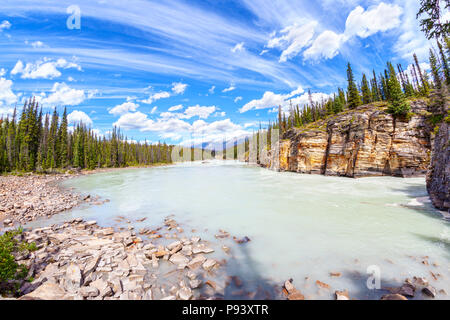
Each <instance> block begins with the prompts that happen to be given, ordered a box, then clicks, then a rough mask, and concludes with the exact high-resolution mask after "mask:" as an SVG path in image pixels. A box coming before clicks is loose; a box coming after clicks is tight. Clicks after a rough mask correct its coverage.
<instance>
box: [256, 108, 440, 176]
mask: <svg viewBox="0 0 450 320" xmlns="http://www.w3.org/2000/svg"><path fill="white" fill-rule="evenodd" d="M384 109H385V107H383V106H376V105H366V106H361V107H359V108H357V109H355V110H351V111H347V112H344V113H341V114H338V115H336V116H334V117H332V118H330V119H328V120H327V121H322V122H317V123H316V124H315V125H314V126H315V128H311V126H310V127H309V128H307V129H303V130H301V129H292V130H290V131H288V132H287V133H286V134H285V135H284V136H283V139H282V140H281V142H280V146H279V152H277V150H273V151H274V152H272V159H271V161H268V162H267V164H266V165H264V164H263V165H264V166H266V167H270V168H272V169H280V170H282V171H293V172H299V173H308V174H324V175H334V176H346V177H363V176H380V175H389V176H400V177H411V176H422V175H425V174H426V172H427V168H428V165H429V163H430V149H431V146H430V138H429V132H430V128H429V126H428V125H427V121H426V114H427V105H426V103H425V102H424V101H421V100H418V101H414V102H412V105H411V109H412V112H413V113H414V115H413V116H412V117H410V118H409V119H404V120H399V119H395V120H394V118H393V117H392V116H391V115H389V114H387V113H386V112H385V111H384ZM278 154H279V159H277V156H278Z"/></svg>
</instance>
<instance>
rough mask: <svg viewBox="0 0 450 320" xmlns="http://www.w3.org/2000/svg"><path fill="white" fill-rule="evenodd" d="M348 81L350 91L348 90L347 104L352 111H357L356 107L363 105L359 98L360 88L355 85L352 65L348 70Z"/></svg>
mask: <svg viewBox="0 0 450 320" xmlns="http://www.w3.org/2000/svg"><path fill="white" fill-rule="evenodd" d="M347 80H348V89H347V96H348V98H347V102H348V107H349V108H350V109H355V108H356V107H358V106H360V105H361V97H360V96H359V92H358V88H357V87H356V84H355V78H354V76H353V71H352V67H351V65H350V63H349V64H348V68H347Z"/></svg>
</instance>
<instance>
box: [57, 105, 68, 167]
mask: <svg viewBox="0 0 450 320" xmlns="http://www.w3.org/2000/svg"><path fill="white" fill-rule="evenodd" d="M67 127H68V122H67V109H66V108H64V113H63V116H62V120H61V126H60V127H59V132H58V141H59V143H58V147H59V152H58V155H59V161H58V163H59V165H60V166H61V167H62V168H65V167H67V164H68V163H67V149H68V141H67Z"/></svg>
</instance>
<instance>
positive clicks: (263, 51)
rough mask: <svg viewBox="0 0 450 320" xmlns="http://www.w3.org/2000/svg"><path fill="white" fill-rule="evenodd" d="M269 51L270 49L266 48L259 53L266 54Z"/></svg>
mask: <svg viewBox="0 0 450 320" xmlns="http://www.w3.org/2000/svg"><path fill="white" fill-rule="evenodd" d="M267 52H269V50H267V49H264V50H262V51H261V52H260V53H259V55H260V56H262V55H264V54H265V53H267Z"/></svg>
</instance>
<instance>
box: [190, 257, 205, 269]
mask: <svg viewBox="0 0 450 320" xmlns="http://www.w3.org/2000/svg"><path fill="white" fill-rule="evenodd" d="M205 261H206V258H205V257H204V256H203V255H201V254H199V255H197V256H196V257H195V258H194V259H192V260H191V261H190V262H189V263H188V265H187V266H188V268H189V269H192V270H195V269H197V268H199V267H200V266H201V265H202V264H203V263H204V262H205Z"/></svg>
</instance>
